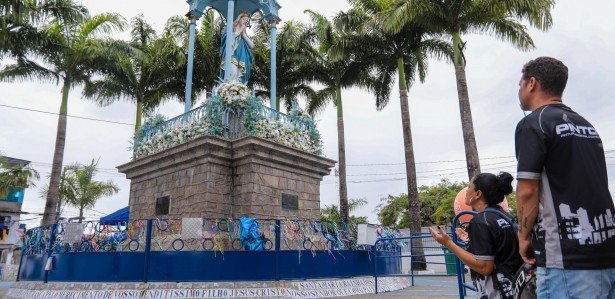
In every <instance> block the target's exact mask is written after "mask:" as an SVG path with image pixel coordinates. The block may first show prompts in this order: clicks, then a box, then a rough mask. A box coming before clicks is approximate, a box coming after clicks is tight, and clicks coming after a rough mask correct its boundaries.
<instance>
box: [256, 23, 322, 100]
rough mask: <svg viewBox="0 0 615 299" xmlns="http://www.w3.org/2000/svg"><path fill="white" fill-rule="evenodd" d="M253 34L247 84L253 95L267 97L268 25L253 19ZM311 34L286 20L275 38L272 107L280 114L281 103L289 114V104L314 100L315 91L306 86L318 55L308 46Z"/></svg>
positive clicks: (269, 50) (268, 65)
mask: <svg viewBox="0 0 615 299" xmlns="http://www.w3.org/2000/svg"><path fill="white" fill-rule="evenodd" d="M255 21H256V26H255V29H254V31H255V34H254V42H255V44H256V46H255V47H254V50H253V53H254V67H253V69H252V77H251V78H252V79H251V80H250V82H249V84H250V85H251V87H253V88H254V91H255V93H256V95H258V96H263V97H267V98H269V96H270V94H271V71H270V68H271V45H270V43H271V39H270V38H271V35H270V34H269V30H270V25H269V24H268V23H267V22H266V21H265V20H264V19H262V18H257V19H256V20H255ZM313 39H314V34H313V32H312V31H311V30H309V28H308V27H307V26H306V25H305V24H303V23H301V22H298V21H295V20H289V21H287V22H284V24H282V26H281V28H280V30H279V31H278V37H277V45H276V47H277V54H276V65H277V67H276V72H277V73H276V78H277V85H276V86H277V89H276V92H277V93H276V99H277V101H276V107H271V108H272V109H276V110H278V111H280V107H281V105H282V104H283V105H284V106H285V107H286V110H287V111H290V109H291V108H292V105H293V101H298V100H299V97H302V98H304V99H306V100H308V101H310V100H312V99H314V97H315V96H316V92H315V91H314V89H313V88H312V86H311V85H310V83H311V82H312V81H313V76H312V68H313V66H314V64H316V63H317V61H316V59H317V57H318V54H317V53H316V52H317V51H316V49H314V47H313V46H312V42H313Z"/></svg>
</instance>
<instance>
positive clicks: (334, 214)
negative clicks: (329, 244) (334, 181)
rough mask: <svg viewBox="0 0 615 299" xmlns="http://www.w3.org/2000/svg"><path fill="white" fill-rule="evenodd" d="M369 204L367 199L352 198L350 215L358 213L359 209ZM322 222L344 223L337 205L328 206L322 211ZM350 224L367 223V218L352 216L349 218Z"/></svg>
mask: <svg viewBox="0 0 615 299" xmlns="http://www.w3.org/2000/svg"><path fill="white" fill-rule="evenodd" d="M366 204H367V199H365V198H360V199H354V198H351V199H350V200H349V201H348V210H349V212H350V213H352V212H354V211H356V209H357V208H360V207H363V206H365V205H366ZM320 220H321V221H326V222H336V223H339V222H343V220H342V217H341V216H340V209H339V207H338V206H337V205H334V204H333V205H328V206H325V207H324V208H322V209H320ZM348 222H349V223H367V217H366V216H353V215H350V216H349V217H348Z"/></svg>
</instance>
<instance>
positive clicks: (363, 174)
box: [0, 0, 615, 224]
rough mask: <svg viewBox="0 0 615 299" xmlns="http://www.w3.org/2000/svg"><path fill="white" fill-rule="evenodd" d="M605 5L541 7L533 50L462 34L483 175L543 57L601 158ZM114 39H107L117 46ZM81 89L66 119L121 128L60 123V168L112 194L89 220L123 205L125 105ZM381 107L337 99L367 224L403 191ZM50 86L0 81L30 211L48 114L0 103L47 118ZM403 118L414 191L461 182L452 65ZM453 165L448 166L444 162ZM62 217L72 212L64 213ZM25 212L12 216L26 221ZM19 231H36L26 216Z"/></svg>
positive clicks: (305, 5)
mask: <svg viewBox="0 0 615 299" xmlns="http://www.w3.org/2000/svg"><path fill="white" fill-rule="evenodd" d="M279 3H280V4H281V5H282V10H281V12H280V13H281V17H282V18H283V19H286V20H287V19H299V20H303V21H307V18H306V17H305V15H304V13H303V11H304V10H305V9H312V10H316V11H319V12H321V13H323V14H325V15H327V16H333V15H334V14H335V13H336V12H338V11H340V10H343V9H346V8H347V7H348V4H347V3H346V1H345V0H312V1H296V0H279ZM83 4H84V5H85V6H87V7H88V8H89V9H90V11H91V13H93V14H96V13H102V12H109V11H114V12H117V13H120V14H122V15H123V16H124V17H126V18H127V19H129V18H132V17H134V16H136V15H138V14H143V15H144V16H145V18H146V19H147V20H148V21H149V22H150V23H151V24H152V25H153V26H154V28H155V29H157V30H161V29H162V27H163V26H164V23H165V22H166V20H167V19H168V18H169V17H171V16H173V15H184V14H185V13H186V11H187V4H186V3H185V2H183V1H180V0H164V1H163V0H149V1H146V0H131V1H125V0H122V1H120V0H107V1H96V0H84V1H83ZM614 10H615V2H613V1H607V0H587V1H558V3H557V6H556V8H555V10H554V11H553V16H554V26H553V28H552V29H551V30H549V31H548V32H540V31H536V30H531V34H532V36H533V38H534V40H535V43H536V49H535V50H533V51H529V52H520V51H518V50H516V49H514V48H513V47H511V46H510V45H508V44H506V43H503V42H500V41H497V40H494V39H492V38H490V37H486V36H478V35H476V36H474V35H473V36H466V37H465V40H466V41H467V50H466V53H465V56H466V58H467V62H468V65H467V76H468V86H469V92H470V101H471V104H472V113H473V117H474V127H475V130H476V138H477V143H478V150H479V155H480V157H481V165H482V169H483V171H486V172H489V171H490V172H498V171H501V170H505V171H509V172H512V173H513V174H514V170H515V168H514V165H515V162H514V157H513V155H514V144H513V133H514V127H515V125H516V123H517V122H518V121H519V119H521V118H522V117H523V113H522V112H521V111H520V109H519V105H518V100H517V82H518V79H519V76H520V69H521V66H522V65H523V64H524V63H525V62H526V61H528V60H530V59H533V58H535V57H537V56H545V55H546V56H553V57H556V58H559V59H561V60H563V61H564V63H566V64H567V65H568V67H569V72H570V76H569V77H570V79H569V83H568V87H567V90H566V92H565V95H564V102H565V103H566V104H568V105H569V106H571V107H572V108H573V109H575V110H576V111H577V112H579V113H580V114H581V115H583V116H585V117H586V118H588V119H589V120H590V121H591V122H592V123H593V124H594V126H595V127H596V129H597V130H598V131H599V132H600V135H601V137H602V139H603V142H604V145H605V149H606V150H615V121H614V120H613V114H614V113H615V100H614V99H615V97H614V96H613V89H612V88H609V86H611V85H612V84H609V83H608V82H612V81H613V75H612V74H613V72H612V70H613V69H615V60H614V58H613V57H615V40H614V39H613V38H609V37H608V36H612V33H613V32H615V23H614V22H612V13H611V12H612V11H614ZM127 36H128V34H127V33H118V34H117V37H118V38H127ZM80 93H81V90H80V89H75V90H72V92H71V94H70V99H69V114H70V115H73V116H81V117H89V118H97V119H103V120H108V121H114V122H119V123H124V124H115V123H109V122H97V121H92V120H85V119H79V118H69V119H68V132H67V141H66V149H65V154H64V162H65V164H69V163H73V162H80V163H88V162H89V161H90V160H91V159H100V163H99V165H100V167H101V173H100V175H99V179H104V180H113V181H114V182H115V183H116V184H118V185H119V186H120V188H121V191H120V193H119V194H118V195H116V196H113V197H111V198H105V199H102V200H100V201H99V202H98V204H97V205H96V207H95V210H94V211H90V212H88V213H87V214H86V216H87V217H88V218H89V219H97V218H98V217H99V216H100V215H102V214H107V213H109V212H113V211H115V210H117V209H119V208H122V207H124V206H126V205H127V204H128V196H129V186H130V182H129V181H128V180H126V179H124V177H123V175H122V174H119V173H117V171H116V170H115V167H116V166H118V165H120V164H124V163H126V162H128V161H129V160H130V157H131V153H130V152H129V150H128V148H129V146H130V139H131V136H132V129H133V127H132V126H131V125H130V124H131V123H133V122H134V114H135V107H134V105H133V104H131V103H127V102H118V103H115V104H113V105H110V106H108V107H104V108H101V107H98V106H97V105H96V104H94V103H91V102H88V101H85V100H83V99H81V96H80ZM392 95H393V97H392V99H391V101H390V103H389V106H388V107H386V108H385V109H384V110H382V111H376V109H375V104H374V98H373V97H372V96H371V95H370V94H368V93H366V92H364V91H361V90H357V89H349V90H344V91H343V100H344V105H345V106H344V109H345V123H346V149H347V152H346V156H347V159H348V174H349V176H348V182H349V186H348V193H349V197H351V198H366V199H367V200H368V201H369V205H368V206H366V207H364V208H362V209H360V210H359V211H357V213H356V214H358V215H361V216H368V217H369V219H370V220H371V221H376V220H377V219H376V216H375V213H374V209H375V207H376V206H377V204H378V203H379V202H380V199H381V198H382V197H385V196H386V195H388V194H399V193H404V192H406V187H405V186H406V184H405V179H404V177H405V175H404V170H405V167H404V164H403V161H404V154H403V140H402V129H401V116H400V109H399V99H398V97H397V95H398V91H397V90H394V92H393V93H392ZM60 97H61V93H60V87H59V86H56V85H53V84H40V83H36V82H21V83H0V105H2V106H0V115H1V116H2V117H1V119H2V121H1V122H0V152H2V153H3V154H4V155H7V156H11V157H16V158H21V159H27V160H30V161H33V164H32V165H33V166H34V168H36V169H37V170H39V171H40V173H41V176H42V179H41V181H40V182H39V183H38V184H37V187H33V188H30V189H29V190H28V191H27V193H26V198H25V202H24V205H23V209H24V210H25V211H28V212H35V213H41V212H42V211H43V206H44V200H43V199H41V198H40V195H39V187H40V186H42V185H44V184H45V183H46V181H47V176H48V174H49V172H50V170H51V167H50V165H51V162H52V157H53V147H54V142H55V135H56V125H57V116H56V115H50V114H43V113H37V112H32V111H25V110H20V109H14V108H8V107H6V105H9V106H15V107H20V108H27V109H35V110H40V111H46V112H52V113H56V112H57V111H58V110H59V106H60ZM182 109H183V106H182V105H181V104H179V103H176V102H168V103H166V104H164V105H163V106H162V107H160V109H159V112H160V113H162V114H164V115H166V116H168V117H173V116H176V115H178V114H180V113H181V112H182ZM410 111H411V112H410V114H411V121H412V131H413V138H414V146H415V153H416V160H417V162H418V164H417V175H418V178H419V184H421V185H429V184H435V183H437V182H438V181H439V180H440V179H441V178H449V179H451V180H452V181H461V180H466V179H467V177H466V176H467V174H466V171H465V162H463V159H464V157H465V155H464V148H463V140H462V134H461V122H460V120H459V107H458V102H457V90H456V87H455V76H454V72H453V68H452V66H451V65H448V64H446V63H443V62H438V61H433V62H431V64H430V71H429V76H428V77H427V79H426V82H425V83H423V84H421V83H416V84H415V85H414V86H412V87H411V90H410ZM317 118H318V121H319V129H320V130H321V133H322V136H323V140H324V149H325V151H324V152H325V155H326V156H327V157H330V158H333V159H337V131H336V121H335V113H334V109H333V108H332V107H329V108H328V109H327V110H326V111H325V112H324V113H323V114H321V115H319V116H318V117H317ZM450 161H453V162H450ZM607 164H608V169H609V173H610V174H611V178H610V182H611V183H610V185H611V192H612V191H613V190H615V189H614V187H615V177H614V176H613V175H614V174H615V153H610V154H607ZM336 183H337V180H336V177H335V176H334V175H330V176H328V177H325V178H324V180H323V183H322V186H321V205H322V206H324V205H329V204H333V203H336V202H337V200H338V199H337V198H338V192H337V185H336ZM65 212H66V215H68V216H74V215H76V214H77V213H76V211H75V210H74V209H67V210H66V211H65ZM35 217H36V216H28V215H25V216H24V217H23V218H26V219H29V218H35ZM29 223H30V224H36V223H38V219H33V220H31V221H30V222H29Z"/></svg>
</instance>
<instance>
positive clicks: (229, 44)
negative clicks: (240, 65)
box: [224, 0, 235, 81]
mask: <svg viewBox="0 0 615 299" xmlns="http://www.w3.org/2000/svg"><path fill="white" fill-rule="evenodd" d="M234 21H235V0H228V11H227V13H226V49H225V50H224V51H225V52H224V81H228V79H230V77H231V57H232V56H233V53H231V52H232V51H233V40H234V39H233V34H234V32H233V31H234V28H233V22H234Z"/></svg>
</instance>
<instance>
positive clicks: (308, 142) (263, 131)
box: [256, 118, 321, 154]
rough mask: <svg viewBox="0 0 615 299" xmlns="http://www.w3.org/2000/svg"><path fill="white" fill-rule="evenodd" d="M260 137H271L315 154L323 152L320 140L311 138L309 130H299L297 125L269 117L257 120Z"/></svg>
mask: <svg viewBox="0 0 615 299" xmlns="http://www.w3.org/2000/svg"><path fill="white" fill-rule="evenodd" d="M256 130H257V131H258V134H256V135H257V136H258V137H262V138H265V139H270V140H273V141H276V142H278V143H281V144H284V145H286V146H290V147H294V148H296V149H300V150H303V151H306V152H310V153H313V154H319V153H320V152H321V149H320V142H318V141H315V140H313V139H312V138H310V134H309V133H308V131H305V130H299V129H298V128H297V126H295V125H293V124H290V123H283V122H280V121H277V120H272V119H269V118H263V119H260V120H258V121H257V122H256Z"/></svg>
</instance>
